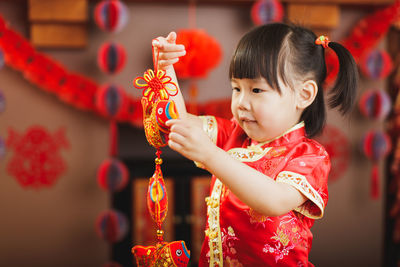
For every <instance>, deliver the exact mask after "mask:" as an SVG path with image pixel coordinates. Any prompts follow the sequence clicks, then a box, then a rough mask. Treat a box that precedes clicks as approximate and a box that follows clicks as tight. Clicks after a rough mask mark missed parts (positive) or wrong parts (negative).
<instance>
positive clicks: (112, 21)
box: [94, 0, 128, 32]
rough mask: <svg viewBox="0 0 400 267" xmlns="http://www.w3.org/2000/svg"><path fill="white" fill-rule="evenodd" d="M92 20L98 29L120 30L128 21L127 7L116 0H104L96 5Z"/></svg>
mask: <svg viewBox="0 0 400 267" xmlns="http://www.w3.org/2000/svg"><path fill="white" fill-rule="evenodd" d="M94 20H95V22H96V24H97V26H99V28H100V29H102V30H104V31H109V32H118V31H120V30H121V29H122V28H123V27H124V26H125V25H126V23H127V22H128V8H127V7H126V6H125V4H124V3H122V2H120V1H118V0H104V1H101V2H100V3H98V4H97V5H96V8H95V10H94Z"/></svg>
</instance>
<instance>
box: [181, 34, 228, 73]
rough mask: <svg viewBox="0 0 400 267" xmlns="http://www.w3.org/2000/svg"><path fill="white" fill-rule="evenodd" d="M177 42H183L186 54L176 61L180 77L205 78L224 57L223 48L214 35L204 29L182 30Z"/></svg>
mask: <svg viewBox="0 0 400 267" xmlns="http://www.w3.org/2000/svg"><path fill="white" fill-rule="evenodd" d="M176 43H177V44H183V45H184V46H185V48H186V55H185V56H183V57H181V58H179V61H178V62H177V63H175V65H174V67H175V71H176V74H177V76H178V77H179V78H181V79H187V78H205V77H206V76H207V75H208V73H209V71H210V70H211V69H213V68H214V67H216V66H217V64H218V63H219V62H220V60H221V57H222V50H221V47H220V45H219V43H218V42H217V40H215V39H214V38H213V37H211V36H210V35H208V34H207V33H206V32H205V31H204V30H199V29H190V30H180V31H179V32H178V33H177V40H176Z"/></svg>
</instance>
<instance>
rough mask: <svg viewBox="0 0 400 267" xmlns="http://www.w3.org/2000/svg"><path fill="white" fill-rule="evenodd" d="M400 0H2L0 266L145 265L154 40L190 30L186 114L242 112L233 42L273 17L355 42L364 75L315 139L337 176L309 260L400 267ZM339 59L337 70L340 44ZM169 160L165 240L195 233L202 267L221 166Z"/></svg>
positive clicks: (170, 156) (183, 66) (180, 69)
mask: <svg viewBox="0 0 400 267" xmlns="http://www.w3.org/2000/svg"><path fill="white" fill-rule="evenodd" d="M399 5H400V4H399V3H398V2H396V1H394V0H320V1H317V0H281V1H272V0H265V1H253V0H197V1H191V0H179V1H178V0H176V1H166V0H126V1H123V0H120V1H118V0H105V1H91V0H28V1H25V0H14V1H6V0H0V266H18V267H24V266H31V267H33V266H41V267H46V266H59V267H62V266H65V267H66V266H135V263H134V260H133V258H132V255H131V251H130V250H131V247H132V246H133V245H135V244H141V245H151V244H154V238H155V225H154V223H153V222H152V220H151V218H150V217H149V214H148V212H147V208H146V202H145V201H146V191H147V184H148V178H149V177H151V176H152V174H153V172H154V158H155V154H154V153H155V149H154V148H152V147H151V146H150V145H148V143H147V141H146V139H145V136H144V131H143V128H142V125H141V118H142V110H141V106H140V97H141V94H142V92H141V90H137V89H136V88H135V87H134V86H133V84H132V81H133V80H134V79H135V78H136V77H138V76H142V75H143V73H144V71H145V70H147V69H149V68H153V62H152V49H151V40H152V39H153V38H155V37H157V36H166V35H167V34H168V33H169V32H170V31H176V32H178V43H179V42H180V43H185V44H186V47H187V51H188V56H187V57H188V59H182V62H180V65H177V66H176V67H177V74H178V77H179V78H180V86H181V90H182V92H183V94H184V96H185V98H186V100H187V103H188V109H189V110H190V111H191V112H194V113H197V114H214V115H218V116H222V117H227V118H229V116H231V114H230V110H229V100H230V94H231V88H230V81H229V78H228V66H229V62H230V57H231V55H232V53H233V50H234V48H235V46H236V44H237V42H238V40H239V39H240V37H241V36H242V35H243V34H244V33H245V32H247V31H248V30H250V29H251V28H252V27H255V26H256V25H260V24H264V23H271V22H274V21H285V22H294V23H298V24H301V25H304V26H307V27H310V28H311V29H312V30H314V31H315V32H316V34H317V35H319V34H325V35H327V36H329V38H330V40H333V41H337V42H341V43H342V44H343V45H345V46H346V47H347V48H348V49H349V50H350V51H351V52H352V54H353V56H354V57H355V59H356V61H357V64H358V65H359V69H360V81H361V82H360V86H359V89H358V97H357V100H356V101H357V105H356V108H355V109H354V111H353V112H352V113H351V115H350V116H348V117H345V118H343V117H341V116H340V114H339V113H338V112H337V111H336V110H329V111H328V120H327V126H326V128H325V130H324V132H323V134H322V135H321V136H319V137H317V138H316V139H317V140H318V141H320V142H321V143H322V144H323V145H325V147H326V148H327V150H328V153H329V154H330V156H331V159H332V172H331V174H330V177H329V202H328V205H327V207H326V210H325V215H324V217H323V218H322V219H320V220H317V221H316V222H315V225H314V226H313V228H312V232H313V234H314V242H313V247H312V250H311V255H310V261H311V262H312V263H313V264H315V265H316V266H322V267H329V266H400V253H399V251H400V245H399V242H400V175H398V167H397V166H398V158H399V157H400V154H399V152H400V151H399V152H396V148H397V136H398V134H397V133H398V129H399V128H398V126H399V125H400V124H399V123H400V121H399V120H398V119H397V114H398V107H399V105H400V103H397V102H396V99H397V93H398V85H399V82H400V76H399V75H400V72H399V70H398V66H399V64H398V63H399V59H400V58H399V52H400V46H399V43H400V42H399V40H400V34H399V25H400V20H399V17H398V15H399V14H400V13H399V12H400V11H399ZM189 57H190V58H189ZM327 67H328V74H330V73H334V71H335V68H336V58H335V57H333V56H332V54H330V52H329V51H328V50H327ZM329 77H330V80H329V81H328V82H327V84H326V89H325V90H326V93H327V94H328V93H329V86H331V85H332V83H333V82H334V75H333V76H329ZM332 77H333V78H332ZM162 158H163V159H164V163H163V165H162V169H163V173H164V177H165V179H166V185H167V189H168V197H169V211H168V216H167V219H166V221H165V222H164V225H163V227H164V230H165V238H166V240H167V241H172V240H184V241H185V242H186V244H187V246H188V249H189V250H191V253H192V255H191V261H190V264H191V266H197V265H196V262H197V259H198V254H199V250H200V246H201V243H202V239H203V236H204V224H205V212H206V207H205V202H204V198H205V197H206V196H207V194H208V190H209V188H208V183H209V179H210V176H209V174H208V173H207V172H206V171H203V170H201V169H198V168H196V167H195V166H194V164H193V163H192V162H189V161H187V160H185V159H184V158H182V157H181V156H179V155H178V154H176V153H174V152H173V151H170V150H169V149H167V148H165V149H163V155H162Z"/></svg>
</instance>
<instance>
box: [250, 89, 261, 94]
mask: <svg viewBox="0 0 400 267" xmlns="http://www.w3.org/2000/svg"><path fill="white" fill-rule="evenodd" d="M252 91H253V93H256V94H258V93H261V92H262V90H261V89H260V88H253V90H252Z"/></svg>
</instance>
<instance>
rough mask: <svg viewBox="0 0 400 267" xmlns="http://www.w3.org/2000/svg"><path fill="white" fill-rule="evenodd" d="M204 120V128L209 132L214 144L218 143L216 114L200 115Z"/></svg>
mask: <svg viewBox="0 0 400 267" xmlns="http://www.w3.org/2000/svg"><path fill="white" fill-rule="evenodd" d="M199 118H200V119H201V120H202V122H203V130H204V131H205V132H206V133H207V135H208V137H210V139H211V140H212V141H213V143H214V144H216V143H217V137H218V124H217V120H216V119H215V117H214V116H199Z"/></svg>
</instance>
